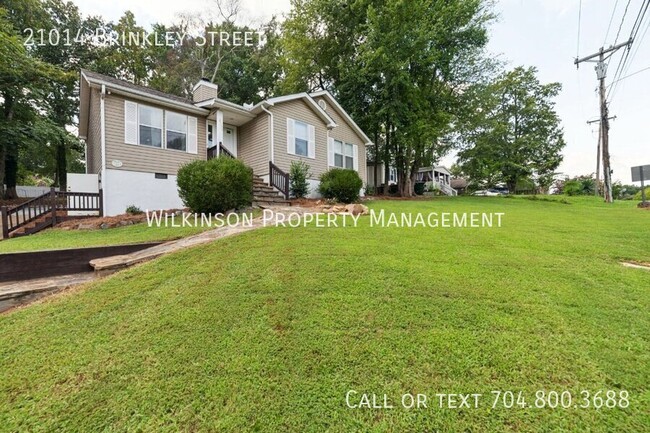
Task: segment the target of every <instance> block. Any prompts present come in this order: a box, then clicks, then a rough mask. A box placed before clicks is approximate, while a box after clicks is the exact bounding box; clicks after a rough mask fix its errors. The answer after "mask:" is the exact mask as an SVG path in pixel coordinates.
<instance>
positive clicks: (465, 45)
mask: <svg viewBox="0 0 650 433" xmlns="http://www.w3.org/2000/svg"><path fill="white" fill-rule="evenodd" d="M292 6H293V8H292V12H291V14H290V16H289V18H288V19H287V21H286V22H285V24H284V27H283V29H284V41H283V47H284V50H285V59H286V60H285V61H284V64H283V68H284V72H285V83H284V88H285V89H288V90H291V91H298V90H314V89H316V88H325V89H328V90H330V91H332V92H333V93H334V94H335V96H338V97H339V100H340V101H342V103H343V104H344V108H346V110H348V111H349V112H350V113H351V114H352V115H353V116H354V117H355V118H356V119H359V120H360V123H361V125H360V126H361V127H362V128H364V130H365V131H366V132H368V133H369V135H370V136H371V137H377V139H378V140H377V143H378V144H379V143H381V146H382V147H383V149H377V151H376V152H375V155H376V156H375V157H380V158H381V159H382V160H383V162H384V165H385V169H386V170H388V165H394V166H396V167H397V170H398V177H399V184H400V189H401V193H402V195H411V194H412V193H413V183H414V182H413V181H414V178H415V175H416V174H417V171H418V169H419V167H421V166H423V165H428V164H430V163H431V162H432V161H433V160H435V159H437V158H439V156H440V155H442V154H444V153H445V152H446V151H447V150H448V149H449V148H450V143H449V141H448V140H445V136H446V134H447V133H448V132H449V130H450V127H451V125H452V123H453V122H454V120H455V118H456V117H457V116H459V115H460V114H462V113H463V111H462V110H461V107H460V105H459V103H458V102H459V101H461V99H460V98H458V95H459V93H460V92H461V91H462V89H463V86H464V83H466V82H467V81H468V80H470V81H471V80H473V79H474V77H473V74H472V73H471V71H470V69H469V68H466V67H462V66H461V65H462V64H463V63H469V64H473V63H475V61H474V59H475V58H476V57H478V56H480V54H481V49H482V47H483V46H484V45H485V44H486V42H487V33H486V24H487V22H489V20H490V19H491V18H492V15H491V13H490V11H489V2H486V1H482V0H449V1H442V0H438V1H429V0H408V1H407V0H391V1H388V0H357V1H326V0H296V1H294V2H293V3H292ZM469 60H471V61H469ZM378 147H379V146H378Z"/></svg>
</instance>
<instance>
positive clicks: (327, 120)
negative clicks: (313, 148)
mask: <svg viewBox="0 0 650 433" xmlns="http://www.w3.org/2000/svg"><path fill="white" fill-rule="evenodd" d="M297 99H302V100H303V101H304V102H305V103H306V104H307V106H308V107H309V108H311V109H312V110H313V111H314V112H315V113H316V115H318V117H320V118H321V119H322V120H323V121H324V122H325V124H326V125H327V127H328V128H334V127H336V122H335V121H334V119H332V118H331V117H330V115H329V114H327V112H325V110H323V109H322V108H321V107H320V106H319V105H318V104H317V103H316V101H314V98H312V97H311V96H310V95H309V94H307V93H305V92H303V93H294V94H291V95H285V96H277V97H275V98H270V99H267V100H266V102H267V103H268V104H269V105H271V106H273V105H277V104H282V103H284V102H289V101H295V100H297ZM258 105H259V104H258Z"/></svg>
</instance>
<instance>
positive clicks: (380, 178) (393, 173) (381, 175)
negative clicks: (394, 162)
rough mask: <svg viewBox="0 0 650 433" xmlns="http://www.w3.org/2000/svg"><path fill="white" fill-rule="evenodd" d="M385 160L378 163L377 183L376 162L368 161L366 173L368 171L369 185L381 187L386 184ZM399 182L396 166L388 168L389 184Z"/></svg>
mask: <svg viewBox="0 0 650 433" xmlns="http://www.w3.org/2000/svg"><path fill="white" fill-rule="evenodd" d="M384 167H385V165H384V163H383V162H378V163H377V183H375V163H374V162H371V161H368V162H367V163H366V173H368V177H367V183H368V185H369V186H373V187H374V186H375V185H376V186H377V187H380V186H382V185H385V184H386V171H385V169H384ZM396 184H397V169H396V168H395V167H389V168H388V185H396Z"/></svg>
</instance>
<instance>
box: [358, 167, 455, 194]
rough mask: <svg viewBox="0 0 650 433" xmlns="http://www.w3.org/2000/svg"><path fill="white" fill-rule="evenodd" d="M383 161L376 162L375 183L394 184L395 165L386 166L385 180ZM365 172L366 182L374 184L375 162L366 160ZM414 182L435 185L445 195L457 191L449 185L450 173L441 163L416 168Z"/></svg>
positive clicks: (380, 184)
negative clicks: (366, 175) (366, 174)
mask: <svg viewBox="0 0 650 433" xmlns="http://www.w3.org/2000/svg"><path fill="white" fill-rule="evenodd" d="M384 167H385V166H384V164H383V163H381V162H380V163H377V183H376V185H377V186H378V187H381V186H383V185H385V184H386V183H388V185H395V184H396V183H397V169H396V168H395V167H390V166H389V168H388V182H386V171H385V170H384ZM366 172H367V173H368V177H367V183H368V185H370V186H374V185H375V164H374V163H373V162H370V161H368V162H367V163H366ZM415 179H416V182H424V183H425V184H427V186H428V187H431V186H433V187H437V188H438V189H439V190H440V191H442V192H443V193H444V194H447V195H457V194H458V192H457V191H456V190H455V189H453V188H452V187H451V173H450V172H449V170H448V169H447V168H446V167H443V166H442V165H437V166H431V167H422V168H420V169H419V170H418V173H417V175H416V177H415Z"/></svg>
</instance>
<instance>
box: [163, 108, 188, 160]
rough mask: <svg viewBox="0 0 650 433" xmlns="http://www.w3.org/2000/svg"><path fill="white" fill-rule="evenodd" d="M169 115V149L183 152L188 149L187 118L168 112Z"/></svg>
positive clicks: (167, 133)
mask: <svg viewBox="0 0 650 433" xmlns="http://www.w3.org/2000/svg"><path fill="white" fill-rule="evenodd" d="M166 115H167V127H166V128H167V131H166V136H167V149H174V150H182V151H183V152H185V149H186V148H187V116H183V115H182V114H178V113H172V112H170V111H167V112H166Z"/></svg>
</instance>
